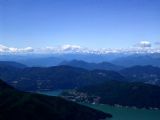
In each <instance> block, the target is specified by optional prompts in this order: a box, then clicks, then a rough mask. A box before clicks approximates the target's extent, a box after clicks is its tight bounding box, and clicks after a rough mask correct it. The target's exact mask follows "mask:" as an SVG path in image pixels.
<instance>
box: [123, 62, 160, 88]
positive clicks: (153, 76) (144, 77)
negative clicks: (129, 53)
mask: <svg viewBox="0 0 160 120" xmlns="http://www.w3.org/2000/svg"><path fill="white" fill-rule="evenodd" d="M120 73H121V75H123V76H124V77H125V78H127V79H128V81H131V82H135V81H138V82H144V83H148V84H153V85H160V68H159V67H153V66H151V65H148V66H133V67H130V68H125V69H123V70H121V71H120Z"/></svg>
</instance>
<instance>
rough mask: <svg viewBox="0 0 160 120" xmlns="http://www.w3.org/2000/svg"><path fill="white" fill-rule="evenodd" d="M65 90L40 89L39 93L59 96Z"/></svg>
mask: <svg viewBox="0 0 160 120" xmlns="http://www.w3.org/2000/svg"><path fill="white" fill-rule="evenodd" d="M62 91H63V90H54V91H38V92H37V93H39V94H44V95H49V96H59V95H60V94H61V93H62Z"/></svg>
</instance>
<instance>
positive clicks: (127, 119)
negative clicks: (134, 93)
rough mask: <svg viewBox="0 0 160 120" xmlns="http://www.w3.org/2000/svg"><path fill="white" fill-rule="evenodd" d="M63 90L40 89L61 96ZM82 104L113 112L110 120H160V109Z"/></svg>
mask: <svg viewBox="0 0 160 120" xmlns="http://www.w3.org/2000/svg"><path fill="white" fill-rule="evenodd" d="M62 91H63V90H56V91H40V92H38V93H40V94H45V95H49V96H59V95H60V94H61V93H62ZM81 104H82V105H85V106H88V107H91V108H94V109H97V110H100V111H103V112H106V113H110V114H112V115H113V118H111V119H110V120H160V110H147V109H134V108H125V107H115V106H110V105H102V104H86V103H81Z"/></svg>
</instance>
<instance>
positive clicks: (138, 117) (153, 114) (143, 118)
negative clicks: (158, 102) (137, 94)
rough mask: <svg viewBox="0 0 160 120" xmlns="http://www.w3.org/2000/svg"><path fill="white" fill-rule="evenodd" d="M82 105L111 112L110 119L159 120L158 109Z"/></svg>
mask: <svg viewBox="0 0 160 120" xmlns="http://www.w3.org/2000/svg"><path fill="white" fill-rule="evenodd" d="M83 105H86V106H88V107H91V108H94V109H97V110H100V111H103V112H106V113H110V114H112V115H113V118H111V119H110V120H160V110H146V109H133V108H125V107H114V106H109V105H98V104H97V105H92V104H83Z"/></svg>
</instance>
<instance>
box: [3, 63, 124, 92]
mask: <svg viewBox="0 0 160 120" xmlns="http://www.w3.org/2000/svg"><path fill="white" fill-rule="evenodd" d="M0 78H1V79H4V80H5V81H6V82H7V83H9V84H10V85H12V86H14V87H16V88H18V89H21V90H27V91H30V90H55V89H71V88H76V87H82V86H87V85H91V84H99V83H103V82H105V81H108V80H124V77H123V76H121V75H120V74H119V73H117V72H114V71H106V70H93V71H89V70H85V69H82V68H76V67H70V66H56V67H48V68H42V67H32V68H24V69H18V68H12V67H11V68H8V67H7V68H4V67H0Z"/></svg>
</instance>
